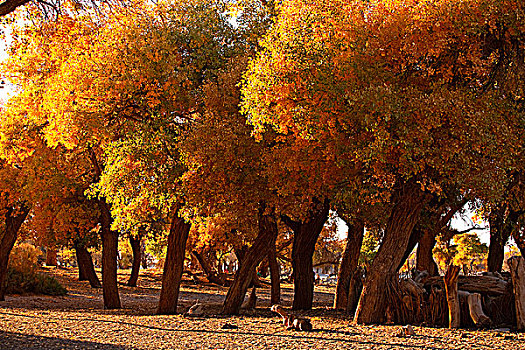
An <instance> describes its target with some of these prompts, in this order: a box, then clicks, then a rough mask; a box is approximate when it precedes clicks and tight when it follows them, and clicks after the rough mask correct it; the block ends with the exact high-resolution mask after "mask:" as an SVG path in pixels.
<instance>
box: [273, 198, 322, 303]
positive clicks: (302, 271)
mask: <svg viewBox="0 0 525 350" xmlns="http://www.w3.org/2000/svg"><path fill="white" fill-rule="evenodd" d="M329 210H330V204H329V202H328V200H325V201H324V202H320V201H318V200H316V199H314V201H313V203H312V208H311V209H310V211H309V213H308V218H307V219H306V221H304V222H300V221H294V220H291V219H290V218H289V217H287V216H283V220H284V222H285V223H286V225H287V226H289V227H290V228H291V229H292V230H293V231H294V240H293V246H292V270H293V272H292V274H293V283H294V297H293V303H292V309H293V310H310V309H311V308H312V303H313V299H314V270H313V262H312V258H313V255H314V251H315V244H316V243H317V239H318V238H319V235H320V234H321V231H322V230H323V226H324V224H325V222H326V220H327V219H328V211H329Z"/></svg>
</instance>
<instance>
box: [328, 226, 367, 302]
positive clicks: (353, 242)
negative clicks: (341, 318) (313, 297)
mask: <svg viewBox="0 0 525 350" xmlns="http://www.w3.org/2000/svg"><path fill="white" fill-rule="evenodd" d="M344 221H345V222H346V224H347V225H348V237H347V238H346V246H345V250H344V252H343V257H342V258H341V263H340V264H339V273H338V275H337V287H336V291H335V300H334V308H335V309H338V310H346V311H350V310H348V308H349V303H348V295H349V293H350V288H351V287H350V285H351V284H352V283H351V282H352V281H354V279H353V278H352V277H353V276H354V274H355V273H356V271H357V264H358V262H359V252H360V251H361V245H362V243H363V236H364V233H365V224H364V222H363V221H360V220H356V221H355V222H354V223H351V222H349V221H347V220H344ZM354 282H355V281H354ZM352 288H353V286H352Z"/></svg>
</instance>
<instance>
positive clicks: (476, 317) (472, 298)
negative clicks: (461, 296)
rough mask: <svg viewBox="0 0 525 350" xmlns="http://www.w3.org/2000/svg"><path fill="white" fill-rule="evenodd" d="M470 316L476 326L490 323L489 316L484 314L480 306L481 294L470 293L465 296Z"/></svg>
mask: <svg viewBox="0 0 525 350" xmlns="http://www.w3.org/2000/svg"><path fill="white" fill-rule="evenodd" d="M467 301H468V307H469V311H470V317H472V321H474V323H475V324H476V326H488V325H490V324H491V323H492V321H491V320H490V318H489V317H488V316H487V315H485V313H484V312H483V308H482V307H481V294H479V293H472V294H469V296H468V297H467Z"/></svg>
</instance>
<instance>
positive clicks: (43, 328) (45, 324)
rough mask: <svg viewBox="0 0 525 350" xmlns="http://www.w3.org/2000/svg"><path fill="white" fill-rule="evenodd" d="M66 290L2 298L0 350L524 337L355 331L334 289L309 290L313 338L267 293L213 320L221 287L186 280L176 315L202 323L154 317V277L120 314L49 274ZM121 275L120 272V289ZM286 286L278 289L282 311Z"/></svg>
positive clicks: (428, 345)
mask: <svg viewBox="0 0 525 350" xmlns="http://www.w3.org/2000/svg"><path fill="white" fill-rule="evenodd" d="M47 273H49V274H52V275H55V276H56V277H57V278H58V279H59V280H60V281H61V282H62V283H63V284H64V286H65V287H66V288H67V289H68V291H69V292H68V295H67V296H64V297H47V296H35V295H23V296H21V295H8V296H7V298H6V301H4V302H0V349H65V350H70V349H117V350H128V349H328V350H333V349H506V350H512V349H525V334H524V333H514V332H508V331H506V330H489V331H478V330H449V329H443V328H428V327H417V326H414V329H415V332H416V335H415V336H397V334H398V333H399V330H400V328H401V326H356V325H353V324H352V323H351V322H350V319H349V318H348V317H347V316H346V315H343V314H341V313H338V312H335V311H334V310H331V309H330V305H331V304H332V301H333V287H316V290H315V300H314V309H313V310H311V311H309V312H307V313H305V315H306V316H309V317H311V318H312V323H313V325H314V331H313V332H296V331H292V330H286V329H285V328H284V327H283V326H282V324H281V323H280V319H279V317H277V316H276V315H275V314H272V313H271V312H270V311H269V306H270V303H269V289H259V290H258V301H257V310H256V312H255V314H247V313H241V315H240V316H235V317H224V316H221V315H219V310H220V305H221V302H222V301H223V300H224V296H225V295H226V292H227V289H226V288H222V287H217V286H214V285H208V284H198V285H196V284H194V283H193V282H192V281H191V280H185V281H184V283H183V286H182V290H181V296H180V303H179V311H181V312H185V311H186V310H187V309H188V307H189V306H190V305H192V304H193V303H194V302H195V300H199V301H200V302H202V303H205V304H206V305H207V307H206V310H205V313H206V316H205V317H198V318H189V317H185V316H183V315H173V316H159V315H155V309H156V306H157V302H158V296H159V292H160V275H159V273H158V272H157V273H155V272H153V271H146V272H142V273H141V277H140V279H139V286H138V287H136V288H131V287H127V286H124V285H121V286H120V295H121V300H122V305H123V309H121V310H104V309H103V303H102V290H100V289H92V288H90V287H89V285H88V284H87V282H79V281H77V280H76V278H75V277H76V271H75V270H74V269H67V270H63V269H48V270H47ZM127 273H128V271H122V272H121V273H119V279H120V281H121V282H122V283H124V282H125V281H126V279H127ZM292 291H293V289H292V286H291V285H288V284H285V285H283V289H282V293H283V305H285V306H287V305H290V303H291V299H292Z"/></svg>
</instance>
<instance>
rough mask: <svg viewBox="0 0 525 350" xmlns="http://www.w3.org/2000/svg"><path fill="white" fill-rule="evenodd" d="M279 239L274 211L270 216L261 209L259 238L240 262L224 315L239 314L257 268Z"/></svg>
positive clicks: (227, 297)
mask: <svg viewBox="0 0 525 350" xmlns="http://www.w3.org/2000/svg"><path fill="white" fill-rule="evenodd" d="M276 239H277V221H276V220H275V214H274V213H273V210H272V212H271V213H270V214H267V213H265V208H264V207H262V208H260V209H259V229H258V233H257V237H256V238H255V241H254V242H253V244H252V246H251V247H250V248H249V249H248V251H247V252H246V254H244V258H243V259H242V261H241V262H240V266H239V269H238V270H237V272H236V273H235V278H234V280H233V283H232V285H231V286H230V288H229V289H228V294H227V295H226V300H225V301H224V305H223V307H222V313H223V314H226V315H236V314H238V313H239V310H240V308H241V305H242V302H243V300H244V296H245V294H246V291H247V290H248V286H249V285H250V283H251V282H252V278H253V275H254V272H255V268H256V267H257V265H259V263H260V262H261V261H262V259H264V257H265V256H267V255H268V252H269V251H270V249H271V247H272V246H275V240H276Z"/></svg>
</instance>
